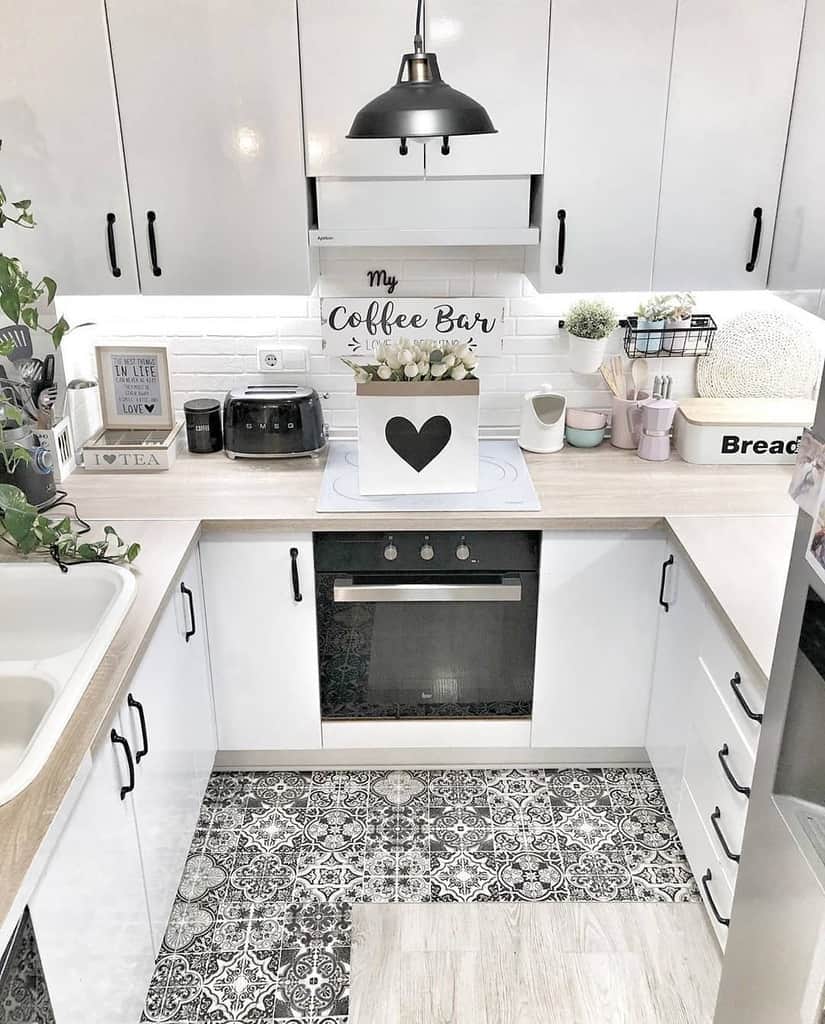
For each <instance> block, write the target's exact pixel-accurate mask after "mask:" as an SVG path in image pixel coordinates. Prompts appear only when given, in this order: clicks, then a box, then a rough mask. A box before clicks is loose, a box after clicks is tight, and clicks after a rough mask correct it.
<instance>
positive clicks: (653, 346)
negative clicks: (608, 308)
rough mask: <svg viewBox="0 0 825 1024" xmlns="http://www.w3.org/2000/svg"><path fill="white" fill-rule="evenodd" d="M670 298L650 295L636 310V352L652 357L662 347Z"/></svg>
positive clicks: (669, 308)
mask: <svg viewBox="0 0 825 1024" xmlns="http://www.w3.org/2000/svg"><path fill="white" fill-rule="evenodd" d="M670 310H671V304H670V297H669V296H667V295H652V296H651V297H650V298H649V299H646V300H645V301H644V302H643V303H641V305H640V306H639V308H638V309H637V310H636V330H637V331H638V332H640V333H638V334H637V335H636V351H637V352H644V353H646V354H647V355H653V354H655V353H656V352H658V351H659V350H660V349H661V347H662V332H663V331H664V329H665V326H666V324H667V318H668V316H669V315H670Z"/></svg>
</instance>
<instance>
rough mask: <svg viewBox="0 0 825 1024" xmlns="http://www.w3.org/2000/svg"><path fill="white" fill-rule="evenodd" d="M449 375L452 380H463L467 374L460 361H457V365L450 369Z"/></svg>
mask: <svg viewBox="0 0 825 1024" xmlns="http://www.w3.org/2000/svg"><path fill="white" fill-rule="evenodd" d="M450 376H451V377H452V378H453V380H464V378H465V377H466V376H467V370H466V369H465V367H464V365H463V364H462V363H459V364H458V366H454V367H453V368H452V370H450Z"/></svg>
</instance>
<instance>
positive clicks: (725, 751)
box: [716, 743, 751, 797]
mask: <svg viewBox="0 0 825 1024" xmlns="http://www.w3.org/2000/svg"><path fill="white" fill-rule="evenodd" d="M716 756H717V757H718V758H719V764H721V765H722V771H723V772H724V773H725V777H726V778H727V780H728V782H729V783H730V784H731V785H732V786H733V788H734V789H735V790H736V792H737V793H741V794H742V796H746V797H750V795H751V788H750V786H740V785H739V783H738V782H737V781H736V777H735V776H734V774H733V772H732V771H731V770H730V766H729V765H728V762H727V759H728V758H729V757H730V748H729V747H728V745H727V743H725V744H724V745H723V746H722V747H721V748H720V750H719V752H718V753H717V755H716Z"/></svg>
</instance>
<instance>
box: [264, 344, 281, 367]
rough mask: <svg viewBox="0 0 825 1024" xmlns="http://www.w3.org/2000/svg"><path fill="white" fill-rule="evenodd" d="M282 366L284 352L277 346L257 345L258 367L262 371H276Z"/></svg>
mask: <svg viewBox="0 0 825 1024" xmlns="http://www.w3.org/2000/svg"><path fill="white" fill-rule="evenodd" d="M283 368H284V354H283V352H282V351H281V350H280V349H279V348H273V347H272V346H271V345H259V346H258V369H259V370H263V371H264V372H269V373H273V372H277V371H278V370H283Z"/></svg>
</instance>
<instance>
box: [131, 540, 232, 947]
mask: <svg viewBox="0 0 825 1024" xmlns="http://www.w3.org/2000/svg"><path fill="white" fill-rule="evenodd" d="M205 634H206V630H205V622H204V615H203V601H202V595H201V581H200V561H199V559H198V555H197V553H195V554H194V555H193V556H192V558H191V560H190V561H189V563H188V564H187V566H186V568H185V569H184V572H183V574H182V576H181V578H180V580H179V581H177V582H176V583H175V585H174V588H173V591H172V595H171V597H170V599H169V601H168V602H167V604H166V607H165V608H164V610H163V612H162V614H161V617H160V620H159V621H158V624H157V626H156V628H155V632H154V634H153V636H152V641H151V643H150V644H149V647H148V649H147V651H146V654H145V655H144V657H143V658H142V660H141V663H140V666H139V668H138V670H137V672H136V673H135V676H134V679H133V680H132V684H131V686H130V687H129V692H128V695H127V698H126V706H125V707H124V708H122V709H121V718H122V721H123V729H124V735H125V736H126V738H127V740H128V741H129V745H130V746H131V748H132V750H133V751H134V752H135V761H136V768H135V774H136V783H135V792H134V807H135V816H136V818H137V830H138V838H139V840H140V850H141V855H142V858H143V870H144V874H145V877H146V895H147V900H148V903H149V918H150V921H151V925H152V938H153V940H154V947H155V951H156V952H157V950H159V949H160V944H161V941H162V939H163V934H164V931H165V930H166V922H167V919H168V917H169V911H170V909H171V907H172V903H173V902H174V898H175V891H176V890H177V887H178V882H179V881H180V877H181V873H182V871H183V866H184V864H185V862H186V854H187V852H188V850H189V844H190V842H191V840H192V834H193V832H194V831H195V825H196V823H197V820H198V814H199V811H200V805H201V801H202V799H203V793H204V790H205V789H206V783H207V781H208V779H209V774H210V772H211V770H212V765H213V762H214V759H215V748H216V740H215V724H214V715H213V711H212V695H211V688H210V680H209V664H208V657H207V651H206V635H205ZM144 751H145V753H144Z"/></svg>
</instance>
